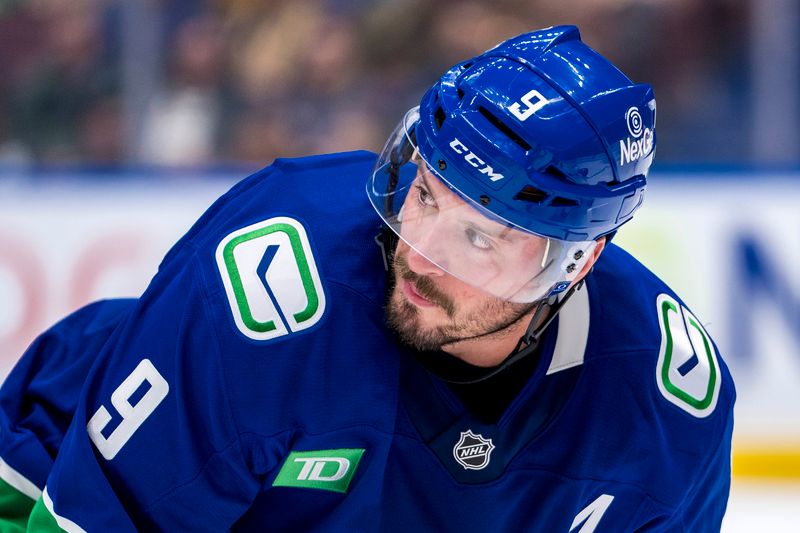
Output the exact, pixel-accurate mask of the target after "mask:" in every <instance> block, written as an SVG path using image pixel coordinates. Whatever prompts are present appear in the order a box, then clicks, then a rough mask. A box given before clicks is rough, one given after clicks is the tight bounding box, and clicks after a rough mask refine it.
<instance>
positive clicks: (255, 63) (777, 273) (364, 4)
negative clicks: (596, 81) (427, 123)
mask: <svg viewBox="0 0 800 533" xmlns="http://www.w3.org/2000/svg"><path fill="white" fill-rule="evenodd" d="M563 23H571V24H577V25H578V26H579V27H580V28H581V31H582V34H583V38H584V40H585V41H587V42H588V43H589V44H590V45H591V46H593V47H594V48H596V49H598V50H599V51H600V52H602V53H603V54H604V55H606V56H607V57H609V58H610V59H612V60H613V61H614V62H615V63H616V64H618V65H619V66H620V67H621V68H622V69H623V70H624V71H625V72H626V73H627V74H628V75H629V76H630V77H632V78H633V79H634V80H636V81H647V82H649V83H651V84H652V85H653V86H654V87H655V91H656V96H657V99H658V106H659V113H658V115H659V116H658V142H659V144H658V154H657V158H656V167H655V169H654V170H653V172H652V174H651V180H650V183H651V186H650V188H649V190H648V195H647V200H646V202H645V208H644V209H643V210H642V211H640V212H639V213H641V214H637V217H636V218H637V221H636V222H635V223H634V224H632V225H631V226H630V227H626V228H624V229H623V230H622V231H621V232H620V235H619V237H618V242H619V243H620V244H622V245H623V246H625V247H626V248H628V249H630V250H631V251H633V252H634V253H635V255H637V256H638V257H639V258H640V259H642V260H643V261H644V262H645V263H646V264H648V266H650V267H651V268H652V269H653V270H654V271H656V273H658V274H659V275H660V276H662V277H663V278H664V279H665V280H666V281H667V282H668V283H670V284H671V285H672V286H673V287H674V288H675V289H676V290H677V291H678V293H679V294H681V295H682V296H683V298H684V299H685V300H686V302H687V303H688V304H689V305H690V306H691V307H692V308H693V310H694V311H695V312H696V314H697V315H698V316H699V317H700V318H701V319H702V320H703V321H704V323H705V325H706V328H707V329H708V330H709V332H710V333H711V334H712V335H713V336H714V337H715V339H716V341H717V343H718V345H719V347H720V351H721V352H722V354H723V355H724V356H725V358H726V360H727V362H728V364H729V366H730V367H731V369H732V372H733V374H734V377H735V379H736V381H737V389H738V394H739V400H738V403H737V412H736V413H737V424H736V430H735V442H734V456H733V470H734V488H733V492H732V496H731V503H730V506H729V513H728V517H726V522H725V524H724V528H723V531H727V532H738V531H753V530H754V529H755V528H756V527H759V526H761V527H762V528H764V530H765V531H788V530H796V527H797V524H798V523H800V506H798V505H797V503H798V502H800V275H799V274H798V268H797V266H796V265H797V264H799V263H800V238H798V230H800V210H798V208H797V206H798V205H799V204H800V164H799V163H800V6H799V5H798V2H796V1H795V0H705V1H702V2H699V1H696V0H592V1H578V0H495V1H491V2H490V1H453V0H439V1H436V2H434V1H422V0H392V1H389V0H373V1H367V0H205V1H195V0H137V1H135V2H126V1H122V0H0V377H2V376H5V375H6V374H7V372H8V371H9V370H10V368H11V367H12V366H13V364H14V362H15V361H16V359H17V358H18V357H19V355H20V354H21V353H22V351H23V350H24V349H25V347H26V346H27V344H28V343H29V342H30V341H31V340H32V339H33V337H34V336H35V335H36V334H37V333H38V332H39V331H41V330H42V329H44V328H45V327H47V326H48V325H49V324H51V323H52V322H54V321H55V320H57V319H58V318H59V317H60V316H62V315H64V314H66V313H67V312H69V311H71V310H73V309H75V308H76V307H78V306H80V305H83V304H85V303H87V302H89V301H90V300H93V299H97V298H101V297H112V296H122V295H136V294H138V293H140V292H141V291H142V290H143V289H144V288H145V286H146V285H147V281H148V279H149V278H150V277H151V276H152V274H153V273H154V272H155V270H156V268H157V266H158V263H159V260H160V257H161V256H162V255H163V254H164V253H165V251H166V250H167V248H168V247H169V245H170V244H171V243H172V242H174V241H175V240H176V239H177V238H178V237H179V236H180V235H181V234H182V233H183V232H184V231H185V230H186V229H188V227H189V225H190V224H191V223H192V221H193V220H194V219H195V218H196V217H197V216H199V215H200V213H202V211H203V210H204V208H205V207H206V206H207V205H208V204H209V203H210V202H211V201H212V200H213V199H214V198H215V197H216V196H217V195H219V194H220V193H222V192H223V191H224V190H226V189H227V188H228V187H229V186H230V185H231V184H232V183H234V182H235V181H236V180H237V179H239V178H241V177H244V176H245V175H247V174H248V173H249V172H251V171H253V170H256V169H258V168H260V167H262V166H264V165H266V164H268V163H269V162H270V161H272V160H273V159H274V158H276V157H287V156H300V155H309V154H312V153H319V152H330V151H343V150H350V149H357V148H365V149H370V150H379V149H380V147H381V146H382V144H383V142H384V140H385V138H386V136H387V135H388V133H389V132H390V131H391V129H392V127H393V126H394V124H395V123H396V121H397V120H399V118H400V117H401V116H402V114H403V112H404V111H405V110H406V109H407V108H409V107H411V106H413V105H416V103H417V101H418V99H419V97H420V96H421V95H422V93H423V91H424V90H425V89H426V88H427V86H428V85H429V84H430V83H432V81H433V80H434V79H435V78H436V77H437V76H438V75H439V74H440V73H441V72H442V71H443V70H444V69H446V68H447V67H449V66H450V65H451V64H453V63H456V62H457V61H460V60H462V59H464V58H467V57H469V56H472V55H475V54H476V53H479V52H481V51H483V50H485V49H486V48H489V47H490V46H492V45H494V44H495V43H496V42H498V41H500V40H503V39H505V38H507V37H510V36H512V35H516V34H518V33H521V32H523V31H526V30H529V29H533V28H539V27H544V26H550V25H554V24H563Z"/></svg>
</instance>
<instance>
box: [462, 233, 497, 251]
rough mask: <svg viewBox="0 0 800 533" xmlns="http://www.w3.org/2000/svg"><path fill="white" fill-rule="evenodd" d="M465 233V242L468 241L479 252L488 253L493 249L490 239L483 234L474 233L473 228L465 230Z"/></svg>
mask: <svg viewBox="0 0 800 533" xmlns="http://www.w3.org/2000/svg"><path fill="white" fill-rule="evenodd" d="M464 231H465V233H466V235H467V240H469V242H470V244H472V246H474V247H475V248H478V249H479V250H485V251H489V250H491V249H493V248H494V246H493V245H492V241H491V239H489V238H488V237H487V236H486V235H484V234H483V233H481V232H479V231H476V230H475V229H473V228H466V229H465V230H464Z"/></svg>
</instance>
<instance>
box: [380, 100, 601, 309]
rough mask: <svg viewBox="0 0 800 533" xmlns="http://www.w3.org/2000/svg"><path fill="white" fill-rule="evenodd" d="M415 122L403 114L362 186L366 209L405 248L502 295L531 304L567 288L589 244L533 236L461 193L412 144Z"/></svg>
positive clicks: (412, 115) (413, 111) (415, 116)
mask: <svg viewBox="0 0 800 533" xmlns="http://www.w3.org/2000/svg"><path fill="white" fill-rule="evenodd" d="M418 121H419V110H418V108H414V109H411V110H410V111H409V112H408V113H406V116H405V117H404V118H403V120H402V121H401V122H400V124H399V125H398V127H397V128H396V129H395V131H394V133H393V134H392V135H391V137H390V138H389V141H388V142H387V143H386V146H385V147H384V149H383V152H382V153H381V155H380V157H379V158H378V161H377V163H376V166H375V170H374V171H373V173H372V178H371V180H370V182H369V183H368V185H367V192H368V195H369V198H370V201H371V202H372V205H373V207H374V208H375V210H376V211H377V212H378V214H379V215H380V216H381V218H383V220H384V221H385V222H386V224H387V225H388V226H389V227H390V228H391V229H392V230H393V231H394V232H395V233H397V235H398V236H399V237H400V238H401V239H402V240H403V241H404V242H405V243H406V244H408V245H409V246H410V247H411V248H412V249H413V251H412V252H411V253H417V254H419V255H421V256H423V257H424V258H425V259H427V260H428V261H430V262H431V263H433V264H434V265H435V266H436V267H437V268H439V269H441V270H443V271H444V272H447V273H448V274H451V275H453V276H455V277H457V278H459V279H460V280H462V281H464V282H466V283H468V284H470V285H472V286H474V287H477V288H478V289H481V290H483V291H485V292H487V293H489V294H491V295H493V296H496V297H498V298H501V299H503V300H508V301H512V302H519V303H522V302H525V303H527V302H534V301H536V300H540V299H542V298H545V297H548V296H550V295H552V294H555V293H558V292H560V291H562V290H564V289H566V288H567V287H568V286H569V284H570V282H572V281H573V280H574V279H575V277H576V276H577V275H578V274H579V273H580V271H581V269H582V268H583V266H584V264H585V263H586V260H587V259H588V257H589V256H590V255H591V252H592V249H593V248H594V245H595V243H594V241H581V242H572V241H560V240H556V239H551V238H548V237H543V236H540V235H536V234H534V233H531V232H529V231H526V230H524V229H522V228H520V227H518V226H515V225H514V224H512V223H510V222H508V221H504V220H502V219H501V218H499V217H498V216H497V215H496V214H494V213H491V212H490V211H488V210H487V209H486V208H484V207H483V206H481V205H479V204H477V203H475V202H473V201H472V200H470V199H468V198H466V197H464V196H463V195H461V194H460V193H459V192H458V189H457V188H455V187H454V186H452V185H451V184H450V183H448V182H447V181H446V180H445V179H444V178H443V177H442V176H440V175H439V174H437V173H436V172H435V171H434V170H433V168H434V167H432V166H431V165H430V164H429V162H427V161H425V159H424V158H423V157H422V155H421V154H420V152H419V150H418V149H417V144H416V142H415V135H414V133H413V132H414V129H415V127H416V125H417V123H418Z"/></svg>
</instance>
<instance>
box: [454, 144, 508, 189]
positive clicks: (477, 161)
mask: <svg viewBox="0 0 800 533" xmlns="http://www.w3.org/2000/svg"><path fill="white" fill-rule="evenodd" d="M450 148H452V149H453V150H455V152H456V153H457V154H460V155H463V156H464V161H466V162H467V163H469V164H470V165H472V166H473V167H475V168H477V169H478V171H479V172H480V173H481V174H486V175H487V176H488V177H489V179H490V180H492V181H497V180H501V179H503V177H504V176H503V175H502V174H497V173H496V172H495V171H494V169H493V168H492V167H491V166H489V165H487V164H486V162H485V161H484V160H483V159H481V158H480V157H478V156H477V155H475V153H474V152H472V150H470V149H469V148H467V147H466V146H464V143H462V142H461V141H459V140H458V139H456V138H454V139H453V140H452V141H450Z"/></svg>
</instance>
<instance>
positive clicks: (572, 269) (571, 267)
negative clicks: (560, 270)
mask: <svg viewBox="0 0 800 533" xmlns="http://www.w3.org/2000/svg"><path fill="white" fill-rule="evenodd" d="M575 267H576V265H575V263H570V264H569V265H567V274H572V273H573V272H575Z"/></svg>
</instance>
